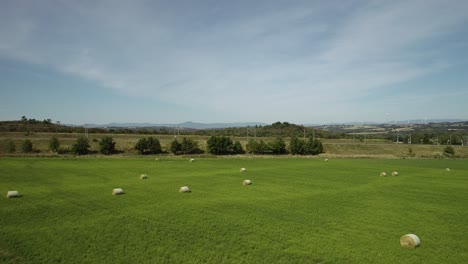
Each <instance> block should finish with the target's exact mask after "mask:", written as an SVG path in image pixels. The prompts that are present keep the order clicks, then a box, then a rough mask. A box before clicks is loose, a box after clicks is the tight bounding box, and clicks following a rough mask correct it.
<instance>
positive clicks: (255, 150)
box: [246, 139, 272, 154]
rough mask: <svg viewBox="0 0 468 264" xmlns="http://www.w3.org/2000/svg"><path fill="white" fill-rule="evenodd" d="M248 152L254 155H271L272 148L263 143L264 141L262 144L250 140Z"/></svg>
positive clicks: (261, 141)
mask: <svg viewBox="0 0 468 264" xmlns="http://www.w3.org/2000/svg"><path fill="white" fill-rule="evenodd" d="M246 147H247V151H248V152H250V153H252V154H268V153H271V152H272V151H271V148H270V146H269V145H268V144H266V143H265V142H263V140H260V142H257V141H255V140H253V139H251V140H249V142H248V143H247V146H246Z"/></svg>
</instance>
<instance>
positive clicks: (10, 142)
mask: <svg viewBox="0 0 468 264" xmlns="http://www.w3.org/2000/svg"><path fill="white" fill-rule="evenodd" d="M6 151H7V152H8V153H13V152H15V151H16V146H15V142H13V140H11V139H8V140H7V142H6Z"/></svg>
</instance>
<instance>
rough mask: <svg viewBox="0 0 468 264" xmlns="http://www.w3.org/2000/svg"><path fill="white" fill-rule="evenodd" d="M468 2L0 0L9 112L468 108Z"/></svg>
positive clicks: (198, 114) (352, 114)
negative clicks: (467, 101)
mask: <svg viewBox="0 0 468 264" xmlns="http://www.w3.org/2000/svg"><path fill="white" fill-rule="evenodd" d="M467 14H468V1H466V0H459V1H457V0H437V1H435V0H421V1H419V0H403V1H400V0H392V1H379V0H373V1H359V0H356V1H342V0H337V1H333V0H332V1H325V0H323V1H314V0H306V1H294V0H288V1H275V0H268V1H263V0H256V1H250V0H249V1H243V0H239V1H229V0H227V1H224V0H212V1H208V0H197V1H193V0H188V1H182V0H171V1H169V0H167V1H157V0H146V1H145V0H128V1H125V0H104V1H98V0H96V1H95V0H82V1H75V0H41V1H35V0H0V120H18V119H20V118H21V117H22V116H26V117H28V118H35V119H39V120H42V119H47V118H50V119H52V120H53V121H60V122H62V123H69V124H83V123H95V124H106V123H111V122H118V123H129V122H131V123H140V122H149V123H181V122H185V121H194V122H204V123H215V122H264V123H272V122H276V121H287V122H292V123H299V124H321V123H331V122H351V121H358V122H359V121H365V122H388V121H391V120H409V119H424V118H428V119H438V118H460V119H468V103H466V100H467V98H468V15H467Z"/></svg>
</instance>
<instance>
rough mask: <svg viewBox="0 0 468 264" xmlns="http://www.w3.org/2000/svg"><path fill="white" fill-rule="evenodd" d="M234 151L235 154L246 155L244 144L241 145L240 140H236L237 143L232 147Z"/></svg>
mask: <svg viewBox="0 0 468 264" xmlns="http://www.w3.org/2000/svg"><path fill="white" fill-rule="evenodd" d="M232 151H233V152H234V154H244V153H245V151H244V149H243V148H242V144H241V143H240V141H239V140H236V142H234V145H233V146H232Z"/></svg>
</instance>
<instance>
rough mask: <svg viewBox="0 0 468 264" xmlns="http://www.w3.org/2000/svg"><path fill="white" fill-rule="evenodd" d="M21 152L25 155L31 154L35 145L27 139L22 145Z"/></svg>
mask: <svg viewBox="0 0 468 264" xmlns="http://www.w3.org/2000/svg"><path fill="white" fill-rule="evenodd" d="M21 151H22V152H24V153H31V152H32V151H33V144H32V142H31V140H29V139H26V140H25V141H23V143H21Z"/></svg>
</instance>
